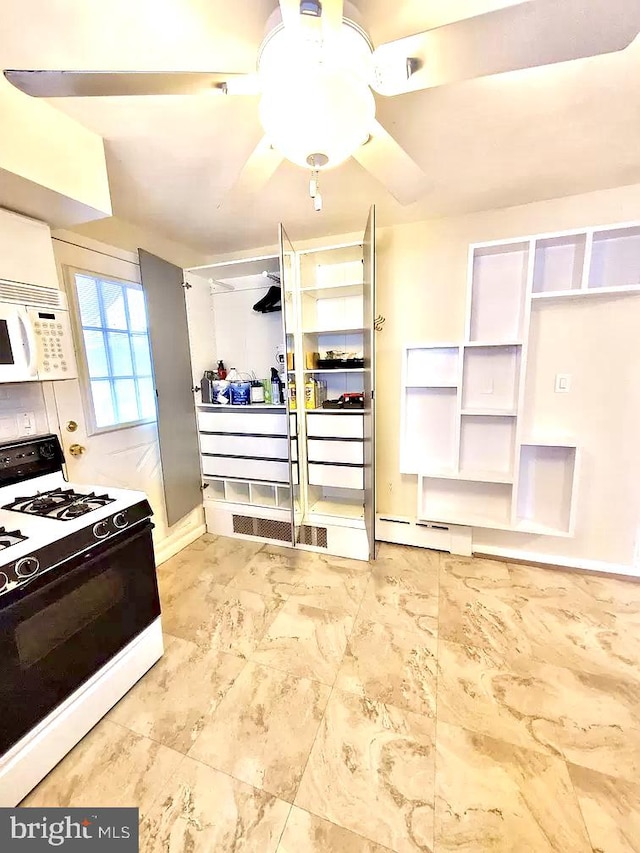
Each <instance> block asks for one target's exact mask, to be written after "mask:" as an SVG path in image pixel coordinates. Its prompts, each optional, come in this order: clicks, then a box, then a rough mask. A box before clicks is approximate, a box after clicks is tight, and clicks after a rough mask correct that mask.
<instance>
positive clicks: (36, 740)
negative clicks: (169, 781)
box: [0, 435, 163, 806]
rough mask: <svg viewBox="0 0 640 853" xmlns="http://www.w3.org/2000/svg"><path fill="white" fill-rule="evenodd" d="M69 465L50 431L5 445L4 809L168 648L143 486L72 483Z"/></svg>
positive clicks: (1, 623) (0, 749)
mask: <svg viewBox="0 0 640 853" xmlns="http://www.w3.org/2000/svg"><path fill="white" fill-rule="evenodd" d="M63 462H64V459H63V455H62V450H61V447H60V443H59V441H58V439H57V437H56V436H53V435H48V436H42V437H38V438H26V439H23V440H20V441H14V442H9V443H6V444H0V661H1V664H0V806H13V805H16V804H17V803H18V802H19V801H20V800H21V799H22V798H23V797H24V796H25V795H26V794H27V793H28V792H29V791H30V790H31V788H33V787H34V785H36V784H37V782H39V781H40V779H42V778H43V777H44V776H45V775H46V774H47V773H48V772H49V770H51V768H52V767H53V766H55V764H56V763H57V762H58V761H59V760H60V759H61V758H62V757H63V756H64V755H65V754H66V753H67V752H68V751H69V749H71V748H72V747H73V746H74V745H75V744H76V743H77V742H78V741H79V740H80V739H81V738H82V737H83V736H84V735H85V734H86V732H87V731H89V729H91V728H92V727H93V726H94V725H95V723H96V722H97V721H98V720H99V719H100V718H101V717H102V716H103V715H104V714H105V713H106V712H107V711H108V710H109V709H110V708H111V707H112V706H113V705H114V704H115V703H116V702H117V701H118V700H119V699H120V698H121V697H122V696H123V695H124V693H126V692H127V690H129V689H130V687H131V686H132V685H133V684H135V682H136V681H137V680H138V679H139V678H140V677H141V676H142V675H143V674H144V673H145V672H146V671H147V670H148V669H149V668H150V666H152V665H153V663H155V661H156V660H158V658H159V657H161V655H162V652H163V647H162V631H161V626H160V603H159V598H158V588H157V581H156V574H155V560H154V553H153V543H152V538H151V530H152V527H153V526H152V524H151V521H150V517H151V507H150V506H149V503H148V501H147V498H146V495H144V493H142V492H136V491H130V490H125V489H114V488H111V487H109V488H105V487H103V486H87V485H85V484H82V485H80V484H73V483H69V482H67V481H66V480H65V479H64V476H63V468H62V466H63ZM132 805H135V804H133V803H132Z"/></svg>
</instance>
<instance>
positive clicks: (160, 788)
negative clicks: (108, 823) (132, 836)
mask: <svg viewBox="0 0 640 853" xmlns="http://www.w3.org/2000/svg"><path fill="white" fill-rule="evenodd" d="M187 758H188V756H187V755H186V754H183V753H180V761H179V762H178V764H176V766H175V768H174V770H173V771H172V773H171V774H170V775H168V776H167V777H166V779H164V780H163V782H162V783H161V784H160V785H158V788H157V790H156V793H155V794H154V795H153V797H152V799H151V802H150V803H149V808H148V809H147V810H146V812H145V813H144V814H141V815H140V817H139V822H140V824H142V822H143V821H145V820H148V819H150V817H151V815H152V814H153V812H154V811H155V809H156V806H157V804H158V802H159V800H160V797H161V796H162V794H163V792H164V790H165V788H166V786H167V785H168V782H169V779H171V778H172V777H173V776H175V775H176V774H177V773H178V771H179V770H180V768H181V767H182V765H183V764H184V763H185V761H186V759H187ZM138 808H139V807H138ZM142 841H143V839H142V838H140V843H142Z"/></svg>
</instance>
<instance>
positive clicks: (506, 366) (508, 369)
mask: <svg viewBox="0 0 640 853" xmlns="http://www.w3.org/2000/svg"><path fill="white" fill-rule="evenodd" d="M520 356H521V349H520V347H519V346H513V345H511V346H502V347H472V348H471V349H466V348H465V351H464V360H463V375H462V411H463V413H467V412H474V413H475V412H477V413H480V414H484V413H485V412H488V413H489V414H494V413H495V414H498V415H499V414H501V413H503V412H506V413H507V414H511V413H514V414H515V412H516V410H517V405H518V387H519V379H520Z"/></svg>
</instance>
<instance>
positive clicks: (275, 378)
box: [271, 367, 284, 406]
mask: <svg viewBox="0 0 640 853" xmlns="http://www.w3.org/2000/svg"><path fill="white" fill-rule="evenodd" d="M271 402H272V403H273V404H274V406H280V405H281V404H282V403H284V399H283V396H282V381H281V379H280V376H279V375H278V371H277V369H276V368H275V367H272V368H271Z"/></svg>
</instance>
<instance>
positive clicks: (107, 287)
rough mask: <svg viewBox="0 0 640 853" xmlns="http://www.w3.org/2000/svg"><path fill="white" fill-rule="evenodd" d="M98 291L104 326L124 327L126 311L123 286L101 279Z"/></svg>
mask: <svg viewBox="0 0 640 853" xmlns="http://www.w3.org/2000/svg"><path fill="white" fill-rule="evenodd" d="M100 293H101V295H102V305H103V308H104V321H105V325H106V327H107V328H108V329H126V328H127V313H126V310H125V306H124V288H123V287H121V286H120V285H119V284H114V283H113V282H110V281H101V282H100Z"/></svg>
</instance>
